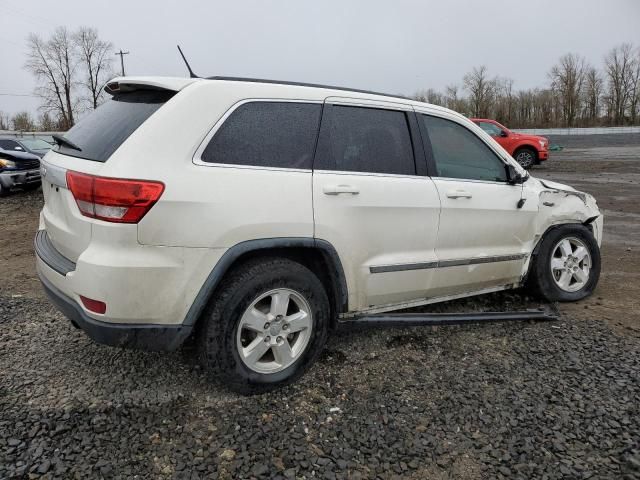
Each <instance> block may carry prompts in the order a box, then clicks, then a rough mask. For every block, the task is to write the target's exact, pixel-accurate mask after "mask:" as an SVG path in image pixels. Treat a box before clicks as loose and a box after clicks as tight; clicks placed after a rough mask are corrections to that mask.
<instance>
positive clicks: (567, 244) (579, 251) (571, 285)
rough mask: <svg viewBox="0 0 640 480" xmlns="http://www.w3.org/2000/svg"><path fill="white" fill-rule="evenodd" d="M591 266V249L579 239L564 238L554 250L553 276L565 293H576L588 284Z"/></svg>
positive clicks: (552, 260) (552, 261)
mask: <svg viewBox="0 0 640 480" xmlns="http://www.w3.org/2000/svg"><path fill="white" fill-rule="evenodd" d="M591 265H592V263H591V255H590V254H589V249H588V248H587V246H586V245H585V243H584V242H583V241H582V240H580V239H578V238H575V237H568V238H563V239H562V240H560V241H559V242H558V243H557V244H556V246H555V247H554V248H553V250H552V254H551V275H552V276H553V280H554V281H555V282H556V285H558V287H560V288H561V289H562V290H564V291H565V292H576V291H578V290H580V289H581V288H583V287H584V286H585V285H586V284H587V282H588V281H589V274H590V272H591Z"/></svg>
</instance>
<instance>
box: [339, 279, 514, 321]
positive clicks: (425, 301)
mask: <svg viewBox="0 0 640 480" xmlns="http://www.w3.org/2000/svg"><path fill="white" fill-rule="evenodd" d="M518 286H519V284H518V283H510V284H508V285H499V286H497V287H490V288H483V289H481V290H473V291H470V292H464V293H456V294H455V295H444V296H441V297H431V298H421V299H420V300H412V301H410V302H402V303H394V304H390V305H380V306H377V307H371V308H365V309H363V310H358V311H356V312H347V313H343V314H341V315H340V318H341V319H342V318H344V319H346V318H353V317H356V316H361V315H363V314H368V315H370V314H375V313H385V312H392V311H394V310H404V309H405V308H413V307H421V306H423V305H430V304H432V303H440V302H448V301H449V300H457V299H459V298H466V297H473V296H475V295H484V294H486V293H494V292H501V291H503V290H509V289H512V288H517V287H518Z"/></svg>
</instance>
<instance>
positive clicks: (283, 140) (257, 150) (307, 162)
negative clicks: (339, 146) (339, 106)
mask: <svg viewBox="0 0 640 480" xmlns="http://www.w3.org/2000/svg"><path fill="white" fill-rule="evenodd" d="M321 110H322V106H321V105H319V104H313V103H293V102H251V103H245V104H244V105H241V106H239V107H238V108H237V109H236V110H234V111H233V112H232V113H231V115H229V118H227V119H226V121H225V122H224V123H223V124H222V126H221V127H220V129H219V130H218V131H217V132H216V134H215V135H214V137H213V138H212V139H211V141H210V142H209V144H208V145H207V147H206V148H205V150H204V152H203V153H202V160H203V161H205V162H211V163H225V164H231V165H253V166H257V167H280V168H308V169H311V163H312V161H313V151H314V148H315V143H316V136H317V134H318V125H319V123H320V113H321Z"/></svg>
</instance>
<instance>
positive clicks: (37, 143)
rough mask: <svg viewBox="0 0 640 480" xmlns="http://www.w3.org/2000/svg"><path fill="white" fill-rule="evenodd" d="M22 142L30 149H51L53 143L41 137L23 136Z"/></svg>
mask: <svg viewBox="0 0 640 480" xmlns="http://www.w3.org/2000/svg"><path fill="white" fill-rule="evenodd" d="M20 143H21V144H22V145H24V146H25V147H27V148H28V149H29V150H50V149H51V144H49V143H47V142H45V141H44V140H42V139H40V138H21V139H20Z"/></svg>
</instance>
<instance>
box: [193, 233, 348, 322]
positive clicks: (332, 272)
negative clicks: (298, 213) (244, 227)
mask: <svg viewBox="0 0 640 480" xmlns="http://www.w3.org/2000/svg"><path fill="white" fill-rule="evenodd" d="M261 256H263V257H273V256H279V257H284V258H289V259H291V260H294V261H297V262H298V263H300V264H302V265H304V266H306V267H307V268H309V269H310V270H312V271H313V272H314V273H315V274H316V275H317V276H318V278H319V279H320V281H321V282H322V284H323V285H324V287H325V289H326V291H327V296H328V297H329V301H330V304H331V305H330V306H331V314H332V318H331V321H332V322H337V318H338V315H339V314H340V313H343V312H346V311H347V310H348V298H349V296H348V290H347V282H346V277H345V275H344V269H343V268H342V262H341V261H340V257H339V256H338V253H337V251H336V249H335V248H334V247H333V245H331V244H330V243H329V242H327V241H326V240H320V239H314V238H304V237H300V238H298V237H286V238H264V239H256V240H247V241H245V242H241V243H238V244H237V245H234V246H233V247H231V248H229V249H228V250H227V251H226V252H225V253H224V255H223V256H222V257H221V258H220V260H219V261H218V262H217V263H216V265H215V266H214V267H213V269H212V270H211V272H210V273H209V275H208V276H207V279H206V280H205V282H204V284H203V285H202V287H201V288H200V291H199V292H198V294H197V295H196V298H195V300H194V301H193V303H192V304H191V307H190V308H189V311H188V312H187V315H186V316H185V319H184V322H183V325H185V326H191V327H195V326H196V325H197V323H198V321H199V319H200V317H201V316H202V312H203V311H204V309H205V306H206V305H207V303H208V302H209V300H210V299H211V298H212V296H213V295H215V292H216V290H217V289H218V287H219V286H220V283H221V281H222V280H223V279H224V278H225V276H226V275H227V274H228V273H229V272H230V271H231V270H233V269H234V268H236V267H238V266H239V265H241V264H242V263H244V262H246V261H247V260H250V259H254V258H256V257H261ZM332 325H333V323H332Z"/></svg>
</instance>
